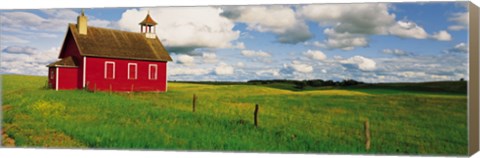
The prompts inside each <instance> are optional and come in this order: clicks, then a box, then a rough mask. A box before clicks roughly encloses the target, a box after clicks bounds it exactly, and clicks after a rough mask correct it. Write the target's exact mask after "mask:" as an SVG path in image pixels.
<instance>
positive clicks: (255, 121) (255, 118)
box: [253, 104, 258, 127]
mask: <svg viewBox="0 0 480 158" xmlns="http://www.w3.org/2000/svg"><path fill="white" fill-rule="evenodd" d="M257 116H258V104H255V112H253V121H254V124H255V127H258V120H257V118H258V117H257Z"/></svg>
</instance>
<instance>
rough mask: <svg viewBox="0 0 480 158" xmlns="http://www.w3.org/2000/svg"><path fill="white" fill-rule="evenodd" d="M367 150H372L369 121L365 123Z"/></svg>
mask: <svg viewBox="0 0 480 158" xmlns="http://www.w3.org/2000/svg"><path fill="white" fill-rule="evenodd" d="M364 127H365V149H366V150H367V151H368V150H370V129H369V128H370V127H369V124H368V120H366V121H365V124H364Z"/></svg>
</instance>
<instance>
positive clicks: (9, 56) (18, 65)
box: [0, 47, 60, 76]
mask: <svg viewBox="0 0 480 158" xmlns="http://www.w3.org/2000/svg"><path fill="white" fill-rule="evenodd" d="M7 48H8V47H7ZM15 49H17V50H15V51H17V52H15V53H11V52H10V53H7V52H3V51H2V59H1V64H0V65H2V66H1V68H0V70H1V73H13V74H27V75H43V76H46V75H47V72H48V69H47V67H46V65H47V64H50V63H51V62H54V61H55V60H57V57H58V53H59V52H60V48H51V49H48V50H38V49H37V48H31V47H29V48H15ZM4 50H5V49H4ZM21 50H25V51H27V52H23V53H22V52H18V51H21Z"/></svg>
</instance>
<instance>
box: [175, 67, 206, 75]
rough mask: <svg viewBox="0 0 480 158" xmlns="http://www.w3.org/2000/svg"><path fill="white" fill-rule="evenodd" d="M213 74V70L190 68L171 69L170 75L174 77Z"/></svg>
mask: <svg viewBox="0 0 480 158" xmlns="http://www.w3.org/2000/svg"><path fill="white" fill-rule="evenodd" d="M210 72H211V69H205V68H190V67H187V68H185V67H169V68H168V74H169V75H172V76H179V75H206V74H208V73H210Z"/></svg>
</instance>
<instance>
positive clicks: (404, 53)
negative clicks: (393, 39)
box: [382, 49, 412, 56]
mask: <svg viewBox="0 0 480 158" xmlns="http://www.w3.org/2000/svg"><path fill="white" fill-rule="evenodd" d="M382 53H384V54H390V55H395V56H408V55H412V53H410V52H407V51H404V50H400V49H383V50H382Z"/></svg>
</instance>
